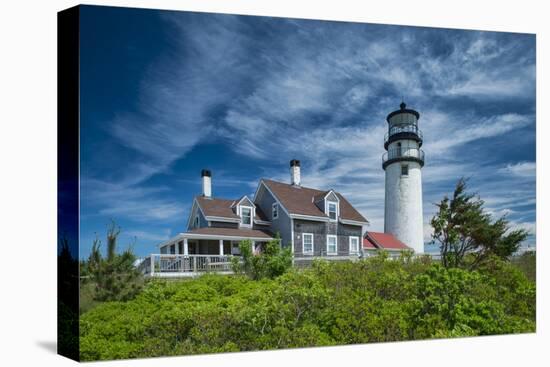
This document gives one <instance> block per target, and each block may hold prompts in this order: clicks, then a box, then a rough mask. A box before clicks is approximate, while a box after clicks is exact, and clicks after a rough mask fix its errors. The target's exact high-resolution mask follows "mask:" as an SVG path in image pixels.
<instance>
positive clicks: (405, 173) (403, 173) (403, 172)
mask: <svg viewBox="0 0 550 367" xmlns="http://www.w3.org/2000/svg"><path fill="white" fill-rule="evenodd" d="M408 175H409V166H408V165H407V164H404V165H402V166H401V176H408Z"/></svg>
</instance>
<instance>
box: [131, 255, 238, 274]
mask: <svg viewBox="0 0 550 367" xmlns="http://www.w3.org/2000/svg"><path fill="white" fill-rule="evenodd" d="M231 257H232V256H230V255H174V254H151V255H149V256H147V257H146V258H144V259H143V261H142V262H141V263H140V264H139V266H138V269H139V270H140V271H141V272H142V273H143V274H145V275H159V276H162V275H167V276H170V275H177V274H193V273H201V272H208V271H213V272H231Z"/></svg>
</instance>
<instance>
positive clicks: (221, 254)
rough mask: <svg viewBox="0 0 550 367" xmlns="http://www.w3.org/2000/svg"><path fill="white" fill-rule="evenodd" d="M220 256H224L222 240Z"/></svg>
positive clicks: (221, 241)
mask: <svg viewBox="0 0 550 367" xmlns="http://www.w3.org/2000/svg"><path fill="white" fill-rule="evenodd" d="M220 256H223V240H220Z"/></svg>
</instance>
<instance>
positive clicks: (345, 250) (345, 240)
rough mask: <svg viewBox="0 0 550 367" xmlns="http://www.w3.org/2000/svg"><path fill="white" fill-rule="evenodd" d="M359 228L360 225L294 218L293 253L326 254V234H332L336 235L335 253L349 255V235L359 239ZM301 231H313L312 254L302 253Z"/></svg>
mask: <svg viewBox="0 0 550 367" xmlns="http://www.w3.org/2000/svg"><path fill="white" fill-rule="evenodd" d="M361 230H362V228H361V226H352V225H347V224H340V223H334V222H329V223H326V222H314V221H307V220H300V219H294V254H295V256H326V253H327V235H329V234H334V235H336V236H337V244H338V245H337V246H338V253H337V255H340V256H348V255H350V253H349V237H350V236H355V237H358V238H359V241H361ZM303 233H313V254H304V253H303V242H302V238H303V236H302V234H303Z"/></svg>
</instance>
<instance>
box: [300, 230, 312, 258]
mask: <svg viewBox="0 0 550 367" xmlns="http://www.w3.org/2000/svg"><path fill="white" fill-rule="evenodd" d="M302 239H303V241H302V243H303V245H304V254H313V233H304V234H302Z"/></svg>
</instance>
